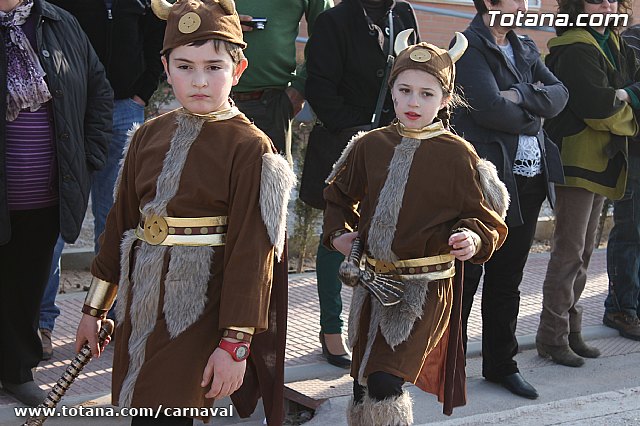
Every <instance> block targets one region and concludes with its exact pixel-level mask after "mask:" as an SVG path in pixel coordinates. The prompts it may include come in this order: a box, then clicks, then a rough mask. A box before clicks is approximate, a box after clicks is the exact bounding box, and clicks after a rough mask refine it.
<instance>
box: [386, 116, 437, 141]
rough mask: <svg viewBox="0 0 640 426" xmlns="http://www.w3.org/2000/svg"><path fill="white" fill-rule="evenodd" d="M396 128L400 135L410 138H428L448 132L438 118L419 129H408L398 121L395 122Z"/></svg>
mask: <svg viewBox="0 0 640 426" xmlns="http://www.w3.org/2000/svg"><path fill="white" fill-rule="evenodd" d="M396 130H397V131H398V133H399V134H400V135H401V136H404V137H405V138H412V139H430V138H435V137H436V136H440V135H442V134H444V133H447V132H448V131H447V130H446V129H445V128H444V126H443V125H442V121H440V120H438V121H436V122H435V123H431V124H429V125H428V126H424V127H421V128H420V129H409V128H408V127H406V126H405V125H404V124H402V123H401V122H399V121H398V122H397V123H396Z"/></svg>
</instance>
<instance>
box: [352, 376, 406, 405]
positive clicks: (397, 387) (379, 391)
mask: <svg viewBox="0 0 640 426" xmlns="http://www.w3.org/2000/svg"><path fill="white" fill-rule="evenodd" d="M403 384H404V379H402V378H401V377H398V376H394V375H393V374H390V373H385V372H384V371H376V372H374V373H371V374H369V377H367V387H364V386H362V385H360V384H359V383H358V381H357V380H354V381H353V401H354V403H355V404H359V403H360V402H362V398H364V395H365V392H366V391H367V389H368V390H369V396H370V397H371V398H372V399H374V400H376V401H382V400H385V399H387V398H392V397H396V396H400V395H402V385H403Z"/></svg>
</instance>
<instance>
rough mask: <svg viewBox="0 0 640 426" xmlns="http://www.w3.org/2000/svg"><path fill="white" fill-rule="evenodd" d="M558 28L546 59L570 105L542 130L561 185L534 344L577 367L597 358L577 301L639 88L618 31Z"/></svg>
mask: <svg viewBox="0 0 640 426" xmlns="http://www.w3.org/2000/svg"><path fill="white" fill-rule="evenodd" d="M558 6H559V7H558V11H559V12H560V13H565V14H568V16H569V21H570V22H574V23H575V22H576V19H577V16H578V14H581V13H585V14H588V15H593V14H604V15H608V14H611V13H616V12H619V13H627V12H629V4H628V2H627V0H620V1H617V2H615V1H614V2H613V3H610V2H609V1H601V0H588V1H587V0H560V1H559V3H558ZM556 32H557V34H558V36H557V37H555V38H553V39H551V40H550V41H549V43H548V46H549V55H547V57H546V58H545V61H546V63H547V65H548V66H549V69H550V70H551V71H552V72H553V73H554V74H555V75H556V76H557V77H558V78H559V79H560V80H561V81H562V82H563V83H564V85H565V86H566V87H567V89H569V103H568V104H567V107H566V108H565V109H564V110H563V111H562V112H561V113H560V114H559V115H558V116H557V117H555V118H553V119H551V120H548V121H547V122H546V123H545V129H546V130H547V132H549V136H551V138H552V139H553V140H554V141H556V142H557V143H558V145H559V146H560V147H561V148H560V150H561V155H562V164H563V167H564V174H565V180H566V182H565V185H562V186H557V187H556V192H557V203H556V210H555V214H556V226H555V231H554V234H553V242H552V244H551V258H550V259H549V266H548V268H547V275H546V277H545V280H544V285H543V299H542V313H541V314H540V325H539V327H538V332H537V335H536V345H537V348H538V353H539V354H540V355H541V356H543V357H550V358H551V359H552V360H553V361H554V362H556V363H558V364H562V365H566V366H570V367H579V366H581V365H583V364H584V358H585V357H586V358H596V357H598V356H600V351H599V350H598V349H597V348H595V347H592V346H588V345H587V344H586V343H585V342H584V341H583V339H582V333H581V332H582V307H581V306H580V305H579V304H578V302H579V300H580V296H581V295H582V291H583V290H584V287H585V284H586V282H587V269H588V268H589V261H590V260H591V254H592V253H593V249H594V247H595V241H596V233H597V228H598V219H599V217H600V212H601V211H602V204H603V202H604V199H605V197H608V198H610V199H612V200H618V199H620V198H622V197H623V195H624V193H625V184H626V181H627V170H628V164H629V163H628V162H627V156H628V150H627V143H628V138H629V137H631V136H634V135H635V134H636V133H637V131H638V124H637V123H636V119H635V117H634V112H633V107H636V108H637V107H638V106H640V103H639V99H640V90H639V88H638V84H637V83H634V82H636V81H638V75H637V71H638V67H637V65H636V59H635V56H634V54H633V51H632V50H631V48H629V47H628V46H627V45H626V44H625V43H624V41H623V40H621V39H620V37H619V35H618V33H617V30H616V29H615V28H613V27H597V28H591V27H586V28H585V27H575V26H569V27H557V28H556ZM618 232H620V229H618V230H617V231H615V232H614V233H613V234H614V242H615V240H616V237H615V234H616V233H618ZM614 247H616V244H614ZM636 274H637V270H636ZM608 317H609V316H608V315H607V314H605V320H606V319H607V318H608Z"/></svg>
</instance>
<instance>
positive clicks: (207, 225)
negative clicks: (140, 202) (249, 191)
mask: <svg viewBox="0 0 640 426" xmlns="http://www.w3.org/2000/svg"><path fill="white" fill-rule="evenodd" d="M227 222H228V217H227V216H212V217H192V218H190V217H170V216H158V215H151V216H149V217H147V218H145V219H144V221H143V223H142V224H138V227H137V228H136V230H135V235H136V237H137V238H138V239H139V240H142V241H145V242H146V243H148V244H151V245H162V246H223V245H224V244H225V241H226V235H227V234H226V230H227Z"/></svg>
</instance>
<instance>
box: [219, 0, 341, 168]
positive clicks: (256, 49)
mask: <svg viewBox="0 0 640 426" xmlns="http://www.w3.org/2000/svg"><path fill="white" fill-rule="evenodd" d="M236 7H237V8H238V13H239V14H240V21H241V23H242V24H243V25H242V30H243V31H244V39H245V41H246V42H247V49H246V50H245V51H244V53H245V55H246V57H247V59H248V60H249V63H250V64H251V70H250V71H247V72H246V73H245V74H244V75H243V76H242V78H241V79H240V83H239V84H238V85H237V86H236V87H235V88H234V91H233V92H232V98H233V100H234V101H235V103H236V106H237V107H238V108H239V109H240V110H241V111H242V112H243V113H244V114H245V115H246V116H247V117H249V118H250V119H251V120H253V122H254V123H255V125H256V126H258V127H259V128H260V130H262V131H263V132H265V133H266V134H267V135H268V136H269V138H271V140H272V141H273V143H274V145H275V146H276V148H278V151H280V152H283V153H286V155H287V159H288V160H289V162H291V120H292V119H293V117H295V115H296V114H297V113H298V112H300V110H301V109H302V106H303V104H304V84H305V79H306V71H305V65H304V63H303V64H301V65H300V67H298V66H297V63H296V38H297V36H298V30H299V27H300V20H301V19H302V17H303V16H304V18H305V20H306V21H307V33H308V34H309V35H311V33H312V32H313V26H314V23H315V20H316V17H317V16H318V15H319V14H320V13H322V12H323V11H325V10H327V9H330V8H331V7H333V0H274V1H269V2H265V1H264V0H237V1H236ZM254 18H266V23H265V24H264V27H263V29H260V28H259V27H260V26H259V25H256V23H255V22H252V19H254Z"/></svg>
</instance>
